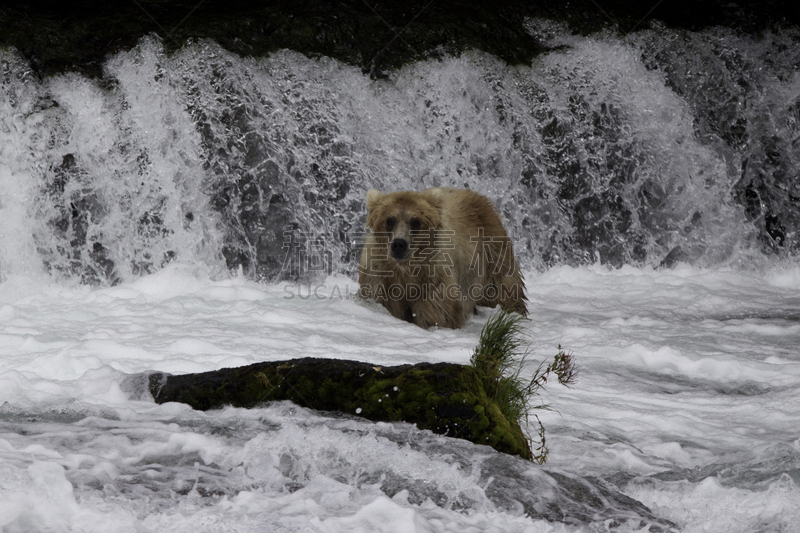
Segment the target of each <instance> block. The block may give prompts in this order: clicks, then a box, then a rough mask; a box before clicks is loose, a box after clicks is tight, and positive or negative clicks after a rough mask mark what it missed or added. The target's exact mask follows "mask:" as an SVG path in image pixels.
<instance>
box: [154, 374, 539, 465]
mask: <svg viewBox="0 0 800 533" xmlns="http://www.w3.org/2000/svg"><path fill="white" fill-rule="evenodd" d="M150 391H151V392H152V394H153V397H154V398H155V400H156V402H158V403H164V402H182V403H186V404H189V405H191V406H192V407H193V408H195V409H201V410H206V409H213V408H218V407H222V406H225V405H233V406H237V407H255V406H258V405H263V404H264V403H266V402H271V401H277V400H290V401H292V402H294V403H296V404H297V405H300V406H303V407H308V408H311V409H318V410H321V411H339V412H343V413H350V414H352V415H359V416H362V417H365V418H367V419H369V420H376V421H387V422H394V421H405V422H410V423H413V424H416V426H417V427H418V428H420V429H429V430H431V431H433V432H434V433H438V434H441V435H446V436H449V437H457V438H462V439H466V440H469V441H472V442H474V443H477V444H485V445H488V446H491V447H492V448H494V449H496V450H498V451H500V452H505V453H508V454H512V455H519V456H521V457H523V458H525V459H532V458H533V456H532V453H531V449H530V446H529V442H528V439H527V437H526V435H525V434H524V432H523V431H522V429H521V428H520V425H519V423H518V422H517V421H516V420H509V419H508V418H506V416H505V415H504V414H503V412H502V410H501V409H500V407H499V406H498V405H497V404H496V403H495V402H494V401H493V400H492V399H490V398H489V397H488V396H487V394H486V391H485V390H484V385H483V380H482V379H481V377H480V376H479V375H478V373H477V371H476V370H475V368H474V367H472V366H464V365H458V364H453V363H435V364H434V363H420V364H417V365H400V366H392V367H381V366H375V365H371V364H368V363H361V362H357V361H344V360H338V359H314V358H304V359H295V360H291V361H275V362H266V363H257V364H254V365H250V366H246V367H241V368H227V369H222V370H218V371H213V372H205V373H200V374H187V375H182V376H172V375H169V374H163V373H156V374H152V375H151V376H150Z"/></svg>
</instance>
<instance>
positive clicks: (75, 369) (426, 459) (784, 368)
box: [0, 264, 800, 532]
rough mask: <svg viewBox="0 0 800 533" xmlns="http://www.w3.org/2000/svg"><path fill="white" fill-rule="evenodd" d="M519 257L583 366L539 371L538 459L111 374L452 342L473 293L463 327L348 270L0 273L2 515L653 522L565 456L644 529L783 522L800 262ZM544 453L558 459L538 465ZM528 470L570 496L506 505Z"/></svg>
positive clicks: (551, 342) (799, 393)
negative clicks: (375, 288) (263, 275)
mask: <svg viewBox="0 0 800 533" xmlns="http://www.w3.org/2000/svg"><path fill="white" fill-rule="evenodd" d="M527 277H528V284H529V287H530V291H529V295H530V298H531V305H530V308H531V311H532V313H531V317H530V318H531V321H530V323H529V325H528V326H527V328H526V331H527V332H528V333H529V335H530V339H531V341H532V345H531V347H532V352H533V359H534V360H535V359H543V358H545V357H548V356H551V355H553V354H554V352H555V350H556V346H557V345H558V344H561V345H562V346H563V347H565V348H566V349H569V350H570V351H572V352H573V353H574V354H575V356H576V358H577V360H578V363H579V366H580V375H579V379H578V382H577V384H576V385H575V386H574V387H572V388H569V389H567V388H564V387H560V386H558V385H553V386H550V388H548V389H547V391H546V392H545V393H544V396H543V398H542V399H543V401H545V402H547V403H549V404H551V405H552V406H553V407H554V408H555V409H556V410H554V411H543V412H540V414H539V416H540V418H541V420H542V422H543V423H544V425H545V426H546V428H547V430H548V432H547V437H548V441H547V442H548V445H549V447H550V450H551V453H550V457H549V460H548V463H547V465H546V466H545V468H544V469H543V468H542V467H538V466H535V465H533V464H530V463H529V464H528V466H521V465H524V463H525V462H524V461H521V460H519V459H514V460H511V459H510V458H509V460H508V461H510V462H508V461H507V462H502V461H500V460H499V459H498V456H501V455H502V454H498V453H496V452H494V451H492V450H490V449H488V448H483V447H476V446H474V445H472V444H470V443H468V442H465V441H459V440H456V439H447V438H444V437H439V436H434V435H431V434H430V433H427V432H424V433H422V432H418V431H416V430H414V429H413V428H411V427H409V426H407V425H402V424H401V425H397V426H393V425H390V424H374V423H371V422H366V421H358V420H350V419H341V418H331V417H327V416H324V415H321V414H318V413H313V412H311V411H307V410H304V409H300V408H296V407H293V406H291V405H290V404H280V405H275V406H271V407H264V408H259V409H252V410H243V409H225V410H222V411H213V412H206V413H200V412H194V411H192V410H191V409H190V408H188V407H187V406H183V405H178V404H164V405H160V406H159V405H156V404H154V403H153V402H152V400H150V399H148V398H146V397H140V398H136V397H135V395H134V394H133V393H132V392H131V389H130V387H128V386H126V385H125V382H126V378H127V377H128V376H130V375H131V374H134V373H137V372H141V371H145V370H152V369H158V370H164V371H168V372H172V373H185V372H197V371H204V370H213V369H217V368H222V367H226V366H237V365H245V364H249V363H253V362H256V361H265V360H280V359H285V358H291V357H304V356H316V357H340V358H350V359H358V360H363V361H370V362H374V363H376V364H399V363H415V362H419V361H453V362H460V363H466V362H467V361H468V360H469V357H470V355H471V350H472V348H473V347H474V345H475V342H476V340H477V337H478V333H479V330H480V327H481V326H482V324H483V323H484V322H485V320H486V318H487V317H488V314H489V313H488V311H486V310H484V311H482V312H481V313H480V314H479V315H478V316H476V317H475V318H474V319H472V320H471V321H470V322H469V323H468V324H467V325H466V327H465V328H464V329H462V330H457V331H452V330H431V331H425V330H422V329H420V328H418V327H416V326H413V325H410V324H406V323H403V322H399V321H397V320H396V319H394V318H393V317H391V316H389V315H388V314H387V313H386V312H385V311H383V309H382V308H380V307H378V306H375V305H372V304H366V303H361V302H358V301H356V300H353V299H351V298H347V297H346V295H347V292H348V290H353V289H354V286H353V282H352V281H350V280H349V279H347V278H344V277H332V278H329V279H328V280H326V282H325V283H324V284H322V285H319V286H316V287H312V291H311V292H310V293H309V290H308V287H307V286H294V285H290V284H279V285H261V284H257V283H255V282H252V281H247V280H244V279H241V278H234V279H230V280H221V281H211V280H209V279H208V278H207V276H206V275H205V274H204V273H203V272H202V271H198V269H197V268H195V267H191V266H187V265H180V264H175V265H173V266H170V267H168V268H167V269H165V270H162V271H160V272H158V273H156V274H152V275H148V276H145V277H143V278H141V279H139V280H138V281H136V282H134V283H128V284H123V285H121V286H118V287H114V288H105V289H90V288H65V287H60V286H55V285H44V286H40V287H36V286H32V285H30V284H29V281H26V280H24V279H17V278H13V279H9V280H7V281H6V282H5V283H4V284H3V285H2V286H0V316H2V321H3V322H2V323H3V329H2V335H1V336H0V350H2V353H3V366H2V371H1V372H0V391H2V392H1V393H0V395H1V397H0V401H2V402H4V403H3V406H2V409H0V470H1V471H2V476H0V502H2V504H0V527H2V528H4V529H3V531H9V532H10V531H34V530H38V531H42V530H50V531H75V530H78V531H151V530H152V531H155V530H163V529H165V528H169V529H171V530H175V531H190V530H194V531H251V530H253V531H255V530H260V531H263V530H264V529H265V528H266V529H269V530H271V531H344V530H345V529H349V530H354V531H387V532H388V531H392V532H394V531H456V530H465V531H498V532H499V531H584V530H605V526H606V525H609V526H610V525H613V524H614V523H615V520H616V522H620V523H621V525H619V528H620V530H623V531H624V530H629V529H636V530H638V529H639V528H640V527H643V524H645V523H647V522H648V521H647V520H644V521H643V522H640V521H639V520H638V518H637V519H636V520H633V521H630V522H628V525H627V526H626V525H625V519H626V517H627V518H630V517H639V516H642V515H644V514H645V513H644V512H642V511H641V509H638V508H635V507H633V508H632V507H625V506H620V505H615V504H613V502H611V501H610V500H604V501H603V502H602V503H600V504H599V505H598V508H599V510H600V511H604V512H605V514H603V513H602V512H599V511H598V512H597V520H596V521H594V522H592V521H591V520H590V521H589V522H582V521H581V520H578V518H580V517H581V516H582V513H583V514H584V516H585V513H586V510H587V506H588V505H589V504H590V503H591V501H592V500H591V498H590V497H584V501H583V502H582V503H580V504H576V503H575V501H576V500H578V501H580V498H576V497H575V495H574V493H572V496H571V497H567V496H564V495H563V494H562V495H561V496H559V494H556V493H552V491H553V490H554V488H555V487H561V488H560V489H559V490H562V491H563V490H566V488H567V487H568V485H567V484H566V482H565V478H562V477H559V475H561V476H577V478H576V479H590V480H591V479H597V478H599V479H605V480H606V481H607V482H608V483H610V484H611V485H610V487H611V488H612V489H613V488H614V486H616V487H617V488H618V489H619V490H621V491H622V492H623V493H624V494H627V495H628V496H630V497H632V498H634V499H636V500H638V501H639V502H641V503H643V504H645V505H646V506H647V507H649V508H650V510H651V511H652V512H653V514H654V515H655V517H656V518H657V519H661V520H663V521H662V522H660V524H661V525H662V527H663V524H664V523H666V522H664V521H670V522H672V523H674V524H675V525H676V526H677V527H678V528H680V529H681V530H682V531H719V532H722V531H725V532H732V531H742V532H745V531H791V529H792V527H794V526H793V524H796V523H797V520H798V519H800V503H798V502H800V500H798V498H797V492H798V489H797V486H796V484H797V482H798V481H800V434H798V430H797V428H798V427H800V354H798V351H797V346H798V344H799V343H800V321H798V318H800V290H798V288H797V287H798V280H799V279H800V271H798V270H797V269H796V268H795V269H786V270H778V269H776V270H771V271H769V272H766V273H761V274H745V273H737V272H732V271H707V270H698V269H693V268H688V267H685V268H679V269H677V270H674V271H663V272H659V271H654V270H650V269H634V268H630V267H625V268H623V269H621V270H614V271H610V270H607V269H606V268H605V267H582V268H578V269H573V268H570V267H558V268H554V269H551V270H550V271H548V272H547V273H546V274H536V273H533V272H529V273H528V276H527ZM309 294H311V295H312V296H311V297H307V296H308V295H309ZM123 389H125V390H123ZM132 395H133V396H134V399H131V398H132ZM525 472H527V473H525ZM542 472H548V473H550V474H551V475H553V476H555V477H554V478H550V477H547V478H546V480H548V482H547V483H544V482H543V481H542V479H543V478H541V477H540V475H541V473H542ZM567 479H568V478H567ZM520 480H522V481H520ZM556 480H558V481H556ZM543 483H544V485H543ZM526 487H527V490H528V491H533V492H534V493H535V494H536V496H537V497H539V498H542V499H543V501H545V502H546V503H548V504H549V505H550V506H551V507H552V508H555V509H560V511H561V512H563V513H564V514H565V515H566V516H564V517H562V518H561V519H560V520H556V521H555V522H550V521H547V520H543V519H541V518H539V519H536V518H530V517H526V516H524V515H525V511H526V510H527V511H530V510H532V509H533V508H532V507H529V508H528V509H526V508H525V507H524V506H525V505H528V506H531V505H533V504H532V503H531V502H532V501H534V500H535V498H533V496H531V495H530V494H528V493H526V492H525V490H524V489H525V488H526ZM546 487H549V488H547V489H546ZM503 491H505V493H503ZM498 492H500V493H499V494H498ZM548 494H549V495H548ZM515 500H516V503H515ZM614 509H617V510H616V511H615V510H614ZM542 511H543V509H542V508H540V509H539V512H542ZM570 513H571V514H570ZM637 513H638V514H637ZM550 516H551V517H552V516H557V513H555V512H554V513H553V514H551V515H550ZM571 521H572V522H571ZM570 523H572V525H570ZM651 523H654V524H655V525H654V528H653V529H652V530H653V531H656V530H657V529H655V527H656V526H658V525H659V522H658V521H652V522H651Z"/></svg>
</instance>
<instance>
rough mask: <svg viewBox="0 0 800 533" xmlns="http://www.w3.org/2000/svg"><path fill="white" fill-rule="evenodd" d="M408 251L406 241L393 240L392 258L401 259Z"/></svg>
mask: <svg viewBox="0 0 800 533" xmlns="http://www.w3.org/2000/svg"><path fill="white" fill-rule="evenodd" d="M407 251H408V241H406V240H405V239H395V240H393V241H392V257H394V258H395V259H402V258H403V256H404V255H406V252H407Z"/></svg>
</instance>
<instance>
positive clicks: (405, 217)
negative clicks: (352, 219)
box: [367, 189, 441, 263]
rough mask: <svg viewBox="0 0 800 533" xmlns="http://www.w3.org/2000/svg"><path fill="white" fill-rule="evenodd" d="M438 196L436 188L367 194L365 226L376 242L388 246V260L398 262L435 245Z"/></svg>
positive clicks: (439, 202) (371, 192)
mask: <svg viewBox="0 0 800 533" xmlns="http://www.w3.org/2000/svg"><path fill="white" fill-rule="evenodd" d="M440 207H441V196H440V195H439V194H438V193H437V191H436V190H435V189H429V190H426V191H422V192H414V191H400V192H392V193H388V194H384V193H382V192H380V191H376V190H375V189H371V190H369V191H368V192H367V227H368V228H369V229H370V231H371V232H372V234H373V237H374V239H375V242H376V243H378V244H379V245H385V246H387V247H388V257H390V258H391V259H393V260H394V261H396V262H398V263H401V262H403V261H405V260H406V259H408V258H410V257H411V256H412V255H413V254H414V252H415V250H422V249H425V248H429V247H432V246H433V245H434V232H435V231H436V230H437V229H439V227H440V226H439V224H440Z"/></svg>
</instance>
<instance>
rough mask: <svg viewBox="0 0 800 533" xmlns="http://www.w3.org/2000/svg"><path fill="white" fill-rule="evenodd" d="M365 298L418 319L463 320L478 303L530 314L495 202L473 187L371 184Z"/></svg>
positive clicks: (425, 323) (423, 323) (424, 322)
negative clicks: (385, 188)
mask: <svg viewBox="0 0 800 533" xmlns="http://www.w3.org/2000/svg"><path fill="white" fill-rule="evenodd" d="M367 229H368V232H367V235H366V239H365V243H364V249H363V250H362V252H361V262H360V266H359V276H358V282H359V287H360V289H359V290H360V294H361V296H362V297H363V298H365V299H369V300H375V301H377V302H379V303H381V304H382V305H383V306H384V307H386V309H388V310H389V312H390V313H391V314H392V315H394V316H396V317H397V318H401V319H403V320H407V321H409V322H413V323H414V324H417V325H418V326H420V327H423V328H429V327H431V326H440V327H447V328H460V327H461V326H462V325H463V324H464V322H465V321H466V320H467V318H469V316H470V315H472V314H473V313H474V312H475V307H476V306H478V305H482V306H487V307H495V306H496V305H498V304H499V305H500V307H501V308H503V309H505V310H508V311H516V312H518V313H520V314H522V315H526V314H527V308H526V305H525V301H526V300H527V297H526V296H525V284H524V282H523V280H522V274H521V273H520V269H519V266H518V265H517V261H516V260H515V259H514V253H513V250H512V244H511V239H509V237H508V235H507V234H506V231H505V229H504V228H503V224H502V223H501V222H500V218H499V217H498V216H497V213H496V212H495V210H494V207H493V205H492V202H491V201H490V200H489V199H488V198H486V197H485V196H482V195H480V194H478V193H476V192H474V191H470V190H465V189H453V188H447V187H437V188H433V189H426V190H424V191H419V192H415V191H399V192H393V193H386V194H384V193H382V192H380V191H377V190H374V189H372V190H370V191H368V192H367Z"/></svg>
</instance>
